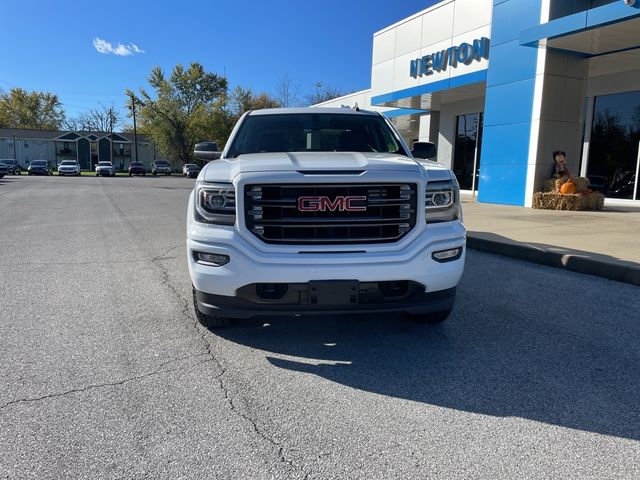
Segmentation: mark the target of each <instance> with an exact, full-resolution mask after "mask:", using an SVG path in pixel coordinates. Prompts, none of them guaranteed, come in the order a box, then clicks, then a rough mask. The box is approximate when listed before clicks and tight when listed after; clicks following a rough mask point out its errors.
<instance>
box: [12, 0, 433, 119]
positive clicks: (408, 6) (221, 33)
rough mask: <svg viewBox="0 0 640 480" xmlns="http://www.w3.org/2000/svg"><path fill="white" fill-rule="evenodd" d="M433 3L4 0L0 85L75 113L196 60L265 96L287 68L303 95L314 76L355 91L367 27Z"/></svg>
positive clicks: (365, 58) (362, 80)
mask: <svg viewBox="0 0 640 480" xmlns="http://www.w3.org/2000/svg"><path fill="white" fill-rule="evenodd" d="M434 3H436V1H435V0H403V1H401V2H394V1H388V0H387V1H382V0H341V1H340V0H325V1H322V2H303V1H299V0H298V1H293V0H280V1H277V0H274V1H270V2H269V1H263V2H259V1H254V0H235V1H229V0H210V1H192V0H182V1H167V0H157V1H146V0H138V1H136V0H129V1H120V0H116V1H108V2H86V1H64V2H63V1H52V0H39V1H36V0H2V4H1V5H0V18H2V28H1V29H0V45H2V49H1V50H0V51H1V52H2V54H1V55H0V88H2V89H4V90H8V89H9V88H11V87H13V86H19V87H22V88H26V89H28V90H44V91H51V92H54V93H57V94H58V95H59V97H60V99H61V100H62V102H63V104H64V106H65V109H66V110H67V112H68V114H70V115H71V116H73V115H75V114H77V113H78V112H81V111H83V110H86V109H88V108H91V107H94V106H97V104H98V103H103V104H110V103H111V102H114V103H115V104H116V106H117V107H118V108H122V105H123V104H124V90H125V89H126V88H132V89H136V90H137V89H138V88H139V87H142V86H147V84H146V77H147V75H148V74H149V72H150V71H151V68H152V67H154V66H155V65H160V66H161V67H162V68H163V69H165V70H166V71H170V69H171V68H172V67H173V66H174V65H175V64H177V63H182V64H188V63H190V62H193V61H198V62H200V63H202V64H203V65H204V66H205V68H206V69H207V70H209V71H212V72H216V73H219V74H226V76H227V78H228V79H229V82H230V84H231V86H235V85H242V86H244V87H249V88H252V89H253V90H254V91H256V92H262V91H265V92H268V93H272V94H273V93H274V92H275V90H276V86H277V84H278V82H279V81H280V80H281V79H282V78H283V77H284V76H285V75H288V77H289V78H290V79H291V80H292V82H293V83H295V84H297V85H299V87H300V89H301V92H302V93H303V94H305V93H309V92H311V91H312V90H313V88H314V85H315V84H316V82H318V81H322V82H324V83H326V84H328V85H331V86H335V87H339V88H341V89H343V90H361V89H364V88H368V87H369V86H370V74H371V48H372V35H373V33H374V32H376V31H378V30H380V29H382V28H384V27H386V26H388V25H390V24H392V23H395V22H397V21H398V20H401V19H403V18H405V17H407V16H409V15H412V14H413V13H416V12H418V11H420V10H423V9H425V8H427V7H429V6H430V5H432V4H434ZM95 39H100V40H101V41H98V42H97V44H96V45H97V47H98V48H99V49H100V50H102V51H103V52H109V51H110V50H117V51H118V52H119V53H127V51H129V52H131V54H130V55H116V54H114V53H100V52H99V51H98V49H97V48H96V46H94V43H95V42H94V40H95ZM104 42H108V43H104ZM108 44H110V46H109V45H108ZM119 44H120V45H121V46H120V47H119V48H118V45H119ZM136 50H138V51H136Z"/></svg>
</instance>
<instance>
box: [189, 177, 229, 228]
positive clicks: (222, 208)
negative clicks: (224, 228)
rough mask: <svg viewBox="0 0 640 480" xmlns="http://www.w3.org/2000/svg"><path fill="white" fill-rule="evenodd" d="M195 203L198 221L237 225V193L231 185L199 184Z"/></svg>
mask: <svg viewBox="0 0 640 480" xmlns="http://www.w3.org/2000/svg"><path fill="white" fill-rule="evenodd" d="M195 201H196V205H195V210H196V220H197V221H200V222H204V223H215V224H218V225H233V224H234V223H235V221H236V191H235V189H234V188H233V185H232V184H231V183H207V182H199V183H198V184H197V185H196V195H195ZM198 217H200V218H198Z"/></svg>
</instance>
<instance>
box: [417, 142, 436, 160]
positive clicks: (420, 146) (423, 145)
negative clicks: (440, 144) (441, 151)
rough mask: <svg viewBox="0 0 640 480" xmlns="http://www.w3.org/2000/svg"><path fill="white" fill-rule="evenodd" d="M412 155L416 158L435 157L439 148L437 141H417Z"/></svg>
mask: <svg viewBox="0 0 640 480" xmlns="http://www.w3.org/2000/svg"><path fill="white" fill-rule="evenodd" d="M411 155H413V156H414V157H415V158H424V159H427V158H435V157H436V156H437V155H438V149H437V147H436V145H435V143H431V142H415V143H414V144H413V150H411Z"/></svg>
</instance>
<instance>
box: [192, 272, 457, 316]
mask: <svg viewBox="0 0 640 480" xmlns="http://www.w3.org/2000/svg"><path fill="white" fill-rule="evenodd" d="M345 283H346V284H347V285H352V284H353V285H354V287H352V288H348V289H347V290H346V291H343V292H340V290H343V289H344V287H345ZM383 283H386V282H383ZM320 284H323V288H324V289H325V290H331V289H332V288H335V289H336V292H335V294H336V295H334V296H333V297H332V296H331V294H329V298H328V299H327V300H328V301H326V302H324V303H318V299H317V297H314V291H315V290H316V287H315V285H320ZM280 285H282V286H283V287H284V288H285V289H286V293H285V294H284V296H283V297H282V298H280V299H278V300H269V299H265V298H262V297H260V296H259V295H258V294H256V290H257V288H258V287H259V286H258V285H255V284H254V285H247V286H246V287H244V288H242V289H241V290H240V291H239V292H238V295H237V296H231V297H230V296H224V295H214V294H209V293H204V292H201V291H198V290H196V301H197V304H198V305H197V308H198V310H200V311H201V312H202V313H204V314H205V315H209V316H219V317H231V318H251V317H254V316H259V315H314V314H315V315H319V314H323V315H327V314H349V313H378V314H379V313H382V312H404V313H410V314H427V313H434V312H442V311H446V310H450V309H451V308H453V304H454V301H455V295H456V288H455V287H453V288H449V289H446V290H440V291H436V292H424V289H423V288H420V287H419V286H418V285H417V284H415V287H416V288H415V289H411V288H410V289H408V290H407V291H406V292H405V294H404V295H401V296H399V297H397V298H393V297H385V296H384V295H382V294H381V292H380V289H379V288H378V286H379V285H381V283H379V282H369V283H359V282H343V281H328V282H309V283H306V284H280ZM351 290H353V295H350V293H351ZM419 290H423V291H419Z"/></svg>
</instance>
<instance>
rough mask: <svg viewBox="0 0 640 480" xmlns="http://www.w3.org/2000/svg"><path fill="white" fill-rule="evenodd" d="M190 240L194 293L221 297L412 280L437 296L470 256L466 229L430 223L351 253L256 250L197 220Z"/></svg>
mask: <svg viewBox="0 0 640 480" xmlns="http://www.w3.org/2000/svg"><path fill="white" fill-rule="evenodd" d="M192 214H193V212H192V211H190V212H189V213H188V215H192ZM187 238H188V239H187V262H188V266H189V273H190V276H191V281H192V283H193V285H194V287H195V289H196V290H197V291H199V292H202V293H204V294H212V295H218V296H222V297H236V296H237V295H238V291H239V290H240V289H242V288H244V287H246V286H247V285H252V284H260V283H266V284H269V283H271V284H273V283H286V284H307V283H308V282H315V281H323V280H357V281H358V282H361V283H363V282H382V281H408V282H414V283H416V284H419V285H421V286H422V287H423V290H422V291H423V292H424V293H431V292H438V291H442V290H448V289H451V288H454V287H456V285H457V284H458V282H459V280H460V277H461V276H462V272H463V269H464V261H465V253H466V247H465V244H466V237H465V229H464V226H463V225H462V224H461V223H460V222H448V223H442V224H434V225H429V227H428V228H425V229H423V231H422V232H421V233H420V234H419V235H417V236H415V237H414V238H413V239H411V240H410V241H409V240H407V241H405V242H401V243H398V244H386V245H384V246H375V245H351V246H349V248H348V251H346V249H344V248H343V251H324V252H322V251H315V252H314V251H308V250H309V248H308V247H305V246H296V245H288V246H286V247H282V246H278V247H272V246H269V245H266V244H264V245H258V246H256V245H254V243H255V242H254V241H253V240H252V241H251V242H249V241H247V239H246V238H245V237H244V236H242V235H241V234H240V232H238V230H236V228H235V227H220V226H218V227H215V228H212V227H211V226H209V225H206V224H201V223H197V222H190V223H189V226H188V232H187ZM454 248H462V254H461V255H460V257H459V258H457V259H454V260H452V261H448V262H438V261H436V260H434V258H433V256H432V255H433V253H434V252H439V251H442V250H449V249H454ZM327 250H329V249H327ZM194 252H202V253H211V254H222V255H228V256H229V259H230V260H229V263H227V264H226V265H223V266H221V267H215V266H209V265H203V264H200V263H197V262H196V261H195V259H194ZM223 300H224V299H223ZM205 303H208V302H205ZM212 305H215V303H213V304H212Z"/></svg>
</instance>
